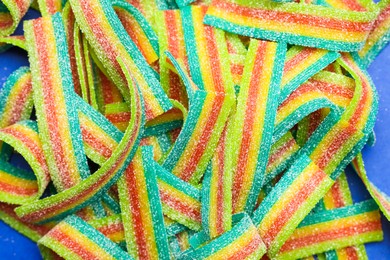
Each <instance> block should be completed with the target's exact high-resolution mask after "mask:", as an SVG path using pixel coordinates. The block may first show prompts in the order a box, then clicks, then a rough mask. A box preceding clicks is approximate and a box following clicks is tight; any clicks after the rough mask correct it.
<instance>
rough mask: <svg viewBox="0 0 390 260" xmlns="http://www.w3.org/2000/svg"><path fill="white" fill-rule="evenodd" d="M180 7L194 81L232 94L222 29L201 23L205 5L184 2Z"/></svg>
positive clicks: (202, 86) (200, 87)
mask: <svg viewBox="0 0 390 260" xmlns="http://www.w3.org/2000/svg"><path fill="white" fill-rule="evenodd" d="M180 11H181V18H182V26H183V30H184V39H185V45H186V50H187V55H188V64H189V69H190V73H191V77H192V79H193V81H194V83H195V84H196V85H197V86H198V87H199V89H201V90H205V91H206V92H215V93H220V92H222V93H226V94H229V95H231V94H233V93H234V88H233V80H232V77H231V73H230V64H229V54H228V50H227V44H226V39H225V33H224V32H223V31H222V30H218V29H215V28H213V27H211V26H208V25H204V24H203V17H204V15H205V14H206V11H207V6H187V7H183V8H182V9H180Z"/></svg>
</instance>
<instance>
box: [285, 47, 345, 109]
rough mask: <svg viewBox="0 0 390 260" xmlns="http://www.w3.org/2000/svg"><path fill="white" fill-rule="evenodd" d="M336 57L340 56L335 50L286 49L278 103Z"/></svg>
mask: <svg viewBox="0 0 390 260" xmlns="http://www.w3.org/2000/svg"><path fill="white" fill-rule="evenodd" d="M338 57H340V54H338V53H337V52H331V51H327V50H322V49H314V48H308V47H301V46H293V47H291V48H290V49H289V50H288V51H287V54H286V61H285V63H284V69H283V77H282V82H281V87H280V88H281V90H280V96H279V103H281V102H283V101H284V100H285V99H286V98H287V97H288V95H289V94H290V93H291V92H293V91H294V90H295V89H296V88H297V87H299V86H300V85H301V84H303V83H304V82H305V81H306V80H308V79H309V78H311V77H312V76H313V75H314V74H315V73H317V72H319V71H320V70H322V69H323V68H325V67H326V66H328V65H329V64H330V63H332V62H333V61H335V60H336V59H337V58H338Z"/></svg>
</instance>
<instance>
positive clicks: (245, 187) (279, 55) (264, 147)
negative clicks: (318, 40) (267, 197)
mask: <svg viewBox="0 0 390 260" xmlns="http://www.w3.org/2000/svg"><path fill="white" fill-rule="evenodd" d="M286 49H287V47H286V45H285V44H283V43H275V42H267V41H257V40H252V41H251V43H250V45H249V50H248V54H247V60H246V62H245V69H244V74H243V78H242V81H241V85H240V93H239V94H238V100H237V110H236V113H235V115H234V119H233V120H234V122H233V123H232V124H231V128H230V129H229V130H228V136H231V137H232V138H234V139H235V140H237V142H230V143H229V144H228V145H227V148H226V149H227V150H228V151H229V152H228V153H229V154H228V159H227V160H226V171H232V172H233V198H232V200H233V212H234V213H237V212H241V211H243V210H246V211H248V212H251V211H252V210H253V207H254V204H255V203H256V198H257V196H258V194H259V192H260V188H261V186H262V184H263V181H264V174H265V169H266V166H267V161H268V156H269V151H270V148H271V141H272V132H273V126H274V123H273V122H274V121H275V116H276V109H277V98H278V94H279V85H280V81H281V78H282V71H283V69H282V67H281V66H283V63H284V62H283V61H284V59H285V54H286ZM254 133H257V134H254ZM240 140H241V141H240ZM237 151H238V152H237Z"/></svg>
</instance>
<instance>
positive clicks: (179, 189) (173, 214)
mask: <svg viewBox="0 0 390 260" xmlns="http://www.w3.org/2000/svg"><path fill="white" fill-rule="evenodd" d="M154 167H155V168H156V174H157V183H158V189H159V192H160V198H161V203H162V208H163V212H164V214H165V215H167V216H168V217H169V218H170V219H172V220H175V221H177V222H178V223H180V224H182V225H184V226H186V227H188V228H190V229H193V230H196V231H199V230H200V229H201V202H200V196H201V194H200V191H199V190H198V189H197V188H195V187H194V186H192V185H190V184H189V183H187V182H185V181H182V180H181V179H179V178H177V177H176V176H175V175H173V174H171V173H170V172H168V171H166V170H165V169H164V168H162V167H161V166H160V165H159V164H157V163H154Z"/></svg>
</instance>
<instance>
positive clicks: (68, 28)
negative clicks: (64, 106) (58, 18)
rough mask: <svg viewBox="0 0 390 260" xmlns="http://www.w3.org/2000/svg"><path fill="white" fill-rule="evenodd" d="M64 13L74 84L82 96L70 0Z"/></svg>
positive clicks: (74, 24)
mask: <svg viewBox="0 0 390 260" xmlns="http://www.w3.org/2000/svg"><path fill="white" fill-rule="evenodd" d="M61 14H62V20H63V22H64V28H65V32H66V39H67V42H68V53H69V61H70V63H69V65H70V70H71V71H72V79H73V85H74V91H75V92H76V94H77V95H79V96H81V95H82V94H81V86H80V79H79V74H78V71H77V62H76V53H75V51H76V48H75V46H74V44H75V40H74V36H75V33H74V31H75V27H76V21H75V17H74V14H73V11H72V9H71V7H70V4H69V2H67V4H66V5H65V6H64V9H63V10H62V12H61Z"/></svg>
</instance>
